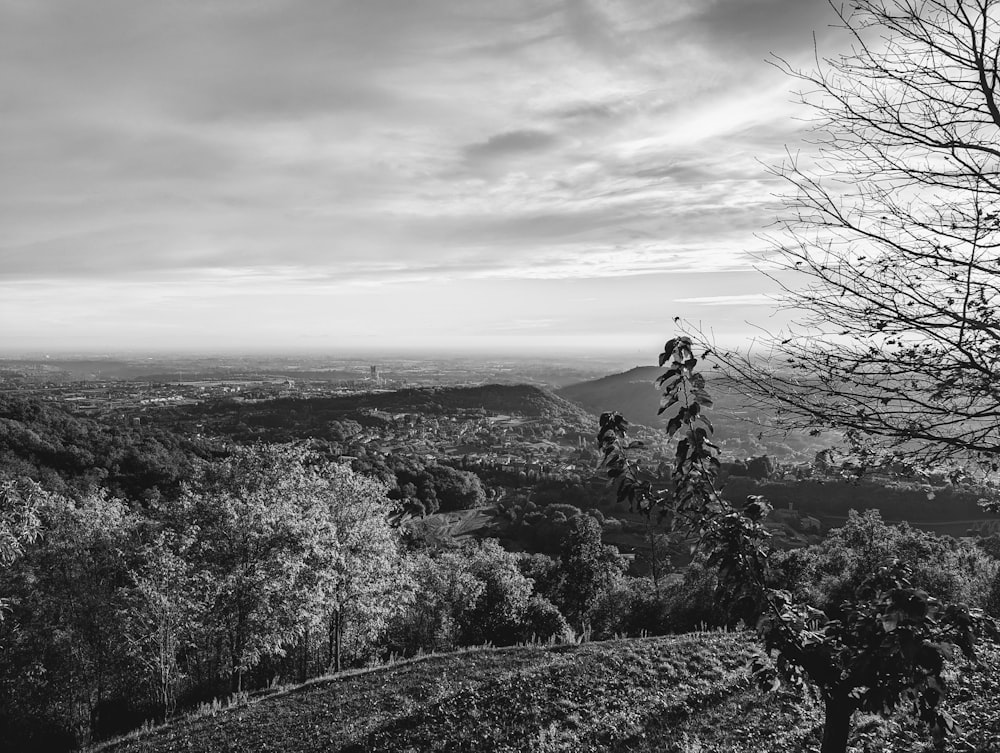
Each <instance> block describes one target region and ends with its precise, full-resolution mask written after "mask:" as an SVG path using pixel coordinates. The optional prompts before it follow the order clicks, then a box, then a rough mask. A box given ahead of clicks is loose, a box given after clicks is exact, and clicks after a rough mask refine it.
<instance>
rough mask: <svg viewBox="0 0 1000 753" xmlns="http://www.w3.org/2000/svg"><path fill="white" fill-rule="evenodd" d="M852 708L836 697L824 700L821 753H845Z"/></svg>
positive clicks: (848, 703) (845, 700)
mask: <svg viewBox="0 0 1000 753" xmlns="http://www.w3.org/2000/svg"><path fill="white" fill-rule="evenodd" d="M853 714H854V707H853V706H852V705H851V703H850V702H849V701H848V700H847V699H846V698H839V697H836V696H833V697H830V698H827V699H826V721H825V723H824V724H823V747H822V748H820V751H821V753H845V752H846V751H847V736H848V735H849V734H850V732H851V716H852V715H853Z"/></svg>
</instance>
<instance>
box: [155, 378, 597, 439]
mask: <svg viewBox="0 0 1000 753" xmlns="http://www.w3.org/2000/svg"><path fill="white" fill-rule="evenodd" d="M373 412H374V413H382V414H419V415H424V416H432V417H438V418H443V417H463V418H467V417H470V414H476V415H494V416H495V415H510V416H519V417H522V418H526V419H544V420H547V421H551V422H562V423H565V424H567V425H570V426H578V427H581V428H583V427H586V429H587V430H588V431H589V430H590V429H591V428H592V427H593V425H594V424H595V423H596V418H594V417H593V416H590V415H588V414H587V412H586V410H584V409H581V407H580V406H579V405H576V404H574V403H572V402H570V401H568V400H566V399H564V398H562V397H560V396H558V395H556V394H554V393H553V392H551V391H549V390H547V389H544V388H541V387H535V386H532V385H527V384H486V385H478V386H474V387H414V388H407V389H401V390H392V391H388V390H386V391H372V392H360V393H352V394H346V395H335V396H331V397H308V398H301V397H287V398H276V399H270V400H263V401H259V402H252V401H247V402H234V401H214V402H208V403H203V404H199V405H191V406H184V407H179V408H168V409H164V410H163V411H161V415H162V416H163V418H165V419H166V420H167V421H171V420H172V421H173V422H175V423H181V424H183V423H185V422H190V421H191V420H202V419H207V420H208V421H211V422H216V423H221V424H223V425H224V424H226V423H227V419H228V420H229V421H242V422H244V423H247V424H251V425H254V424H256V425H260V426H266V427H269V428H270V429H272V430H281V429H285V430H287V431H288V432H292V433H295V434H297V436H300V437H301V436H309V435H310V434H311V433H312V431H313V430H316V429H320V430H321V429H323V428H324V427H325V425H326V424H327V423H328V422H329V421H343V420H360V421H362V423H371V422H372V420H374V421H375V422H376V423H378V422H379V421H378V419H377V418H374V419H373V418H372V414H373ZM161 420H162V419H161ZM223 433H229V432H228V431H225V430H224V431H223Z"/></svg>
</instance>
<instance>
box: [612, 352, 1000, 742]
mask: <svg viewBox="0 0 1000 753" xmlns="http://www.w3.org/2000/svg"><path fill="white" fill-rule="evenodd" d="M659 363H660V365H661V366H663V365H665V364H666V365H667V370H666V372H665V373H664V374H663V375H662V376H660V378H659V379H658V380H657V385H658V386H659V387H662V389H663V397H662V398H661V402H660V406H661V407H660V412H661V413H662V412H663V411H666V410H667V409H669V408H671V407H672V406H677V409H676V410H677V412H676V414H675V415H674V416H672V417H671V418H670V419H669V421H668V422H667V426H666V431H667V435H668V436H670V437H673V436H674V435H675V434H678V433H679V436H678V439H677V440H676V451H675V456H674V468H673V473H672V477H671V483H670V484H669V486H667V487H666V488H657V486H656V481H657V477H656V475H655V474H652V473H649V472H648V471H645V470H644V469H643V468H642V467H641V466H640V465H639V464H637V463H636V462H635V461H634V460H633V459H632V458H631V456H630V452H631V450H632V449H634V448H635V446H636V444H637V443H634V442H630V441H629V439H628V434H627V426H628V422H627V421H626V420H625V419H624V418H623V417H622V416H621V415H619V414H617V413H605V414H603V415H602V416H601V428H600V432H599V434H598V442H599V444H600V446H601V450H602V453H603V456H604V464H605V466H606V467H607V468H608V477H609V478H610V479H611V480H612V481H613V482H614V483H615V485H616V486H617V492H618V497H619V499H627V500H628V501H629V502H630V504H631V505H632V506H633V507H638V508H639V509H640V510H642V511H645V512H646V513H648V514H652V513H653V512H654V511H656V510H659V511H660V513H661V517H662V518H663V519H665V520H666V521H667V522H668V523H669V525H670V526H671V528H673V529H674V530H677V531H681V532H683V533H685V534H686V535H688V536H689V537H691V538H693V539H694V541H695V543H696V547H697V549H700V550H701V551H702V552H704V553H705V554H706V555H707V562H708V564H709V565H711V566H714V567H716V568H717V572H718V579H719V586H718V589H717V592H716V593H717V597H718V598H719V600H720V602H721V603H723V604H726V605H728V606H729V608H730V611H731V612H732V613H733V614H736V615H739V616H740V617H742V618H743V619H746V620H748V621H752V622H755V623H756V624H757V626H758V630H759V632H760V636H761V639H762V641H763V643H764V646H765V648H766V649H767V651H768V652H769V653H770V654H771V655H772V656H773V657H774V660H775V663H774V666H770V665H768V664H766V663H760V664H759V665H758V666H757V667H756V670H757V671H756V675H757V677H758V679H759V680H761V681H762V682H763V683H767V684H768V685H770V686H771V687H777V686H780V685H781V683H782V682H787V683H790V684H792V685H794V686H798V687H800V688H804V687H811V688H812V689H813V690H814V691H815V692H816V693H817V694H818V695H819V697H820V698H821V700H822V702H823V704H824V709H825V714H826V719H825V724H824V731H823V742H822V753H844V751H846V749H847V741H848V735H849V732H850V729H851V719H852V717H853V715H854V712H855V711H858V710H861V711H867V712H871V713H886V712H887V711H890V710H893V709H895V708H897V707H900V706H907V707H909V708H910V709H912V711H913V712H914V713H915V714H916V715H917V716H919V718H920V719H921V720H922V721H923V722H925V723H926V724H927V725H928V727H929V728H930V729H931V731H932V732H933V733H934V735H935V736H941V735H943V734H945V733H946V732H947V731H949V730H951V729H952V728H953V727H954V723H953V721H952V720H951V718H950V717H949V716H948V714H947V713H946V712H944V711H943V710H942V708H941V705H940V702H941V700H942V698H943V697H944V687H945V682H944V679H943V677H942V670H943V668H944V665H945V662H946V660H948V659H950V658H952V656H953V651H954V650H956V649H960V650H961V651H962V652H963V653H964V654H965V655H966V656H969V657H974V655H975V654H974V641H975V638H976V635H977V634H978V633H981V632H986V633H989V634H990V635H992V636H993V637H994V638H1000V634H998V633H997V629H996V626H995V624H994V623H993V622H992V620H990V619H988V618H987V617H985V616H984V615H983V614H982V612H980V611H978V610H972V609H969V608H968V607H967V606H966V605H964V604H959V603H952V604H946V603H942V602H940V601H939V600H937V599H935V598H934V597H932V596H930V595H929V594H928V593H927V592H926V591H923V590H922V589H920V588H917V587H915V586H914V585H913V584H912V583H911V582H910V569H909V568H908V567H907V566H906V564H905V563H902V562H899V561H898V560H897V561H889V562H886V563H884V564H882V565H881V566H879V567H878V568H877V569H876V570H875V571H874V572H870V574H869V576H868V577H867V578H866V579H865V580H864V581H863V582H862V583H861V584H860V586H859V587H858V588H857V589H856V590H855V592H854V593H853V594H850V595H848V596H847V598H846V599H845V600H844V601H843V602H842V603H841V604H840V605H839V608H838V610H837V614H834V615H831V614H828V613H826V612H825V611H823V610H822V609H818V608H817V607H815V606H813V605H811V604H808V603H803V602H799V601H797V600H796V599H795V598H794V597H793V596H792V594H790V593H788V592H787V591H784V590H781V589H778V588H774V587H773V586H772V585H770V578H769V576H770V572H769V571H770V566H771V550H770V547H769V546H768V544H767V540H768V538H769V537H770V534H769V533H768V531H767V529H766V527H765V526H764V519H765V518H766V517H767V515H768V513H769V512H770V506H769V505H768V504H767V502H766V501H765V500H764V499H763V497H759V496H751V497H748V498H747V502H746V504H745V505H744V506H743V508H742V509H737V508H735V507H734V506H733V505H731V504H730V503H729V502H727V501H726V500H725V499H723V498H722V496H721V495H720V494H719V492H718V490H717V488H716V486H715V480H716V477H717V474H718V471H719V468H720V463H719V459H718V452H719V450H718V447H717V446H716V445H715V444H713V443H712V441H711V439H710V434H711V433H712V431H713V429H712V424H711V422H710V421H709V420H708V418H707V417H706V415H705V409H707V408H708V407H711V405H712V399H711V397H710V395H709V394H708V392H707V389H706V382H705V379H704V377H703V376H702V375H701V374H699V373H697V372H695V366H696V365H697V363H698V359H697V358H695V356H694V353H693V351H692V341H691V339H690V338H688V337H678V338H674V339H672V340H669V341H668V342H667V343H666V345H665V346H664V350H663V353H661V354H660V358H659Z"/></svg>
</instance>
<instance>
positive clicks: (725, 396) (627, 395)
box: [557, 366, 766, 427]
mask: <svg viewBox="0 0 1000 753" xmlns="http://www.w3.org/2000/svg"><path fill="white" fill-rule="evenodd" d="M664 371H665V368H659V367H656V366H636V367H635V368H634V369H629V370H628V371H625V372H623V373H621V374H611V375H610V376H606V377H602V378H600V379H594V380H592V381H589V382H580V383H578V384H571V385H569V386H567V387H563V388H562V389H560V390H558V391H557V394H559V395H561V396H562V397H564V398H566V399H567V400H571V401H572V402H574V403H577V404H579V405H581V406H582V407H584V408H586V409H587V410H588V411H590V412H592V413H596V414H598V415H600V414H601V413H603V412H604V411H618V412H619V413H621V414H622V415H623V416H625V418H627V419H628V420H629V421H631V422H632V423H636V424H643V425H645V426H649V427H658V426H662V425H663V424H664V423H665V422H666V419H665V418H664V417H662V416H659V417H658V416H657V415H656V411H657V410H659V407H660V394H661V393H660V391H659V390H658V389H657V388H656V385H655V384H654V382H655V381H656V379H657V377H659V376H660V374H662V373H663V372H664ZM705 379H706V381H707V382H708V392H709V394H710V395H711V396H712V400H713V402H714V405H713V406H712V409H711V410H712V417H713V422H714V421H715V417H716V416H718V417H719V418H720V419H740V418H743V419H754V420H756V418H757V413H758V411H756V410H755V409H753V408H751V406H750V404H749V402H748V401H747V400H746V398H745V397H743V396H742V395H740V394H739V393H738V392H736V391H735V390H733V389H732V388H731V387H728V386H725V385H723V384H722V383H721V380H720V379H717V378H716V379H713V375H712V374H711V372H709V373H706V374H705ZM761 418H766V417H761Z"/></svg>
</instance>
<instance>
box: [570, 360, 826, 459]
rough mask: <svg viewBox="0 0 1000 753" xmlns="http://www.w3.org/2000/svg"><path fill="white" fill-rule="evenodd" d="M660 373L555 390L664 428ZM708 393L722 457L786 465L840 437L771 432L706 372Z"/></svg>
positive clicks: (646, 371)
mask: <svg viewBox="0 0 1000 753" xmlns="http://www.w3.org/2000/svg"><path fill="white" fill-rule="evenodd" d="M662 373H663V369H661V368H658V367H656V366H636V367H635V368H634V369H630V370H629V371H625V372H623V373H621V374H611V375H609V376H606V377H602V378H600V379H594V380H591V381H588V382H579V383H578V384H572V385H569V386H567V387H563V388H561V389H559V390H558V391H557V394H558V395H560V396H561V397H563V398H565V399H566V400H569V401H571V402H573V403H576V404H577V405H579V406H581V407H582V408H584V409H585V410H587V411H589V412H591V413H594V414H597V415H600V414H601V413H603V412H605V411H617V412H618V413H621V414H622V415H623V416H625V418H627V419H628V420H629V421H630V422H631V423H633V424H642V425H644V426H648V427H650V428H662V427H663V426H664V425H665V424H666V420H665V419H664V418H663V417H660V416H657V414H656V412H657V410H659V407H660V392H659V390H657V389H656V386H655V384H654V382H655V381H656V378H657V377H659V376H660V375H661V374H662ZM705 378H706V380H707V382H708V391H709V393H710V394H711V396H712V400H713V403H714V405H713V406H712V410H711V417H712V424H713V425H714V427H715V438H716V441H718V442H719V443H720V444H721V446H722V447H723V450H725V451H726V453H725V454H727V455H729V456H731V457H741V458H743V457H749V456H752V455H760V454H768V455H771V456H773V457H776V458H777V459H779V460H784V461H802V460H811V459H812V456H813V455H814V454H815V452H816V451H817V450H820V449H825V448H828V447H830V446H831V445H833V444H836V443H837V442H839V440H840V437H839V435H835V434H831V433H829V432H824V433H822V434H820V435H818V436H815V437H812V436H809V435H808V433H806V432H801V431H793V432H787V433H786V432H781V431H778V430H776V429H774V428H771V427H773V426H774V425H775V421H774V417H773V416H772V415H771V414H770V413H767V412H762V411H761V410H760V409H759V408H757V407H756V406H754V405H753V403H752V402H751V401H750V399H748V398H747V397H746V396H745V395H743V394H741V393H740V391H739V390H738V389H736V388H735V387H733V386H732V385H730V384H725V383H724V382H723V380H722V378H721V377H717V376H716V377H714V378H713V375H712V373H711V372H708V373H706V374H705Z"/></svg>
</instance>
